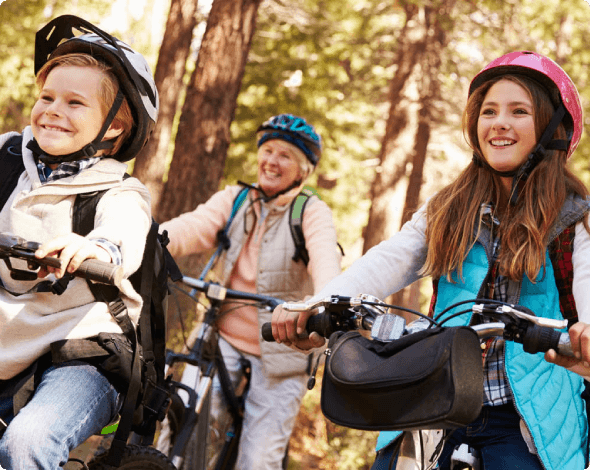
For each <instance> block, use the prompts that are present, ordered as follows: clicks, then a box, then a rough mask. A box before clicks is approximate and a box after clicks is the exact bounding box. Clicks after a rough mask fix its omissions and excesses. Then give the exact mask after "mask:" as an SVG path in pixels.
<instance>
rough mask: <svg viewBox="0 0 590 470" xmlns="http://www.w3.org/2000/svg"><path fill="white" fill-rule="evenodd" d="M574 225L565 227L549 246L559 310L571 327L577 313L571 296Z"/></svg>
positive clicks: (575, 320) (576, 319)
mask: <svg viewBox="0 0 590 470" xmlns="http://www.w3.org/2000/svg"><path fill="white" fill-rule="evenodd" d="M575 235H576V226H575V224H573V225H570V226H569V227H567V228H566V229H565V230H564V231H563V232H561V233H560V234H559V235H558V236H557V238H556V239H555V240H554V241H553V242H552V243H551V244H550V245H549V258H550V259H551V264H552V266H553V272H554V275H555V283H556V285H557V290H558V292H559V308H560V310H561V314H562V315H563V318H565V319H566V320H567V321H568V326H572V325H573V324H574V323H575V322H577V321H578V311H577V309H576V302H575V300H574V294H573V281H574V266H573V264H572V255H573V252H574V237H575Z"/></svg>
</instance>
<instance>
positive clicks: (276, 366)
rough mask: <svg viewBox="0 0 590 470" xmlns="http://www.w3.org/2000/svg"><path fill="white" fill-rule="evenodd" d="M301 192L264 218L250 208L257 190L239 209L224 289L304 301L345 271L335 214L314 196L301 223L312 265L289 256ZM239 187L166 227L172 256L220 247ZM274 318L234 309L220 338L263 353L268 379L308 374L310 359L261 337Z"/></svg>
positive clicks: (225, 261) (224, 266)
mask: <svg viewBox="0 0 590 470" xmlns="http://www.w3.org/2000/svg"><path fill="white" fill-rule="evenodd" d="M300 189H301V188H297V189H295V190H293V191H291V192H290V193H288V194H284V195H282V196H280V197H279V198H277V200H276V201H274V202H271V203H268V204H265V205H264V206H265V211H264V212H265V215H264V216H263V215H262V213H261V210H262V204H261V203H260V202H256V203H254V204H252V201H253V198H254V193H255V192H254V191H250V192H249V194H248V197H249V201H246V202H245V203H244V204H243V205H242V207H241V209H240V210H239V211H238V213H237V214H236V217H235V219H234V221H233V222H232V224H231V227H230V230H229V238H230V240H231V246H230V248H229V250H228V251H227V252H226V253H225V254H224V256H223V258H222V260H221V280H222V283H223V284H224V285H226V286H227V287H230V288H233V289H237V290H242V291H246V292H258V293H260V294H266V295H271V296H273V297H279V298H282V299H285V300H301V299H303V298H304V297H305V296H306V295H311V294H313V293H314V292H317V291H319V290H320V289H321V288H322V287H323V286H324V285H325V284H326V283H327V282H328V281H329V280H331V279H332V278H333V277H335V276H336V275H338V274H339V273H340V258H341V256H340V253H339V251H338V248H337V245H336V230H335V227H334V223H333V220H332V213H331V210H330V208H329V207H328V206H327V205H326V204H325V203H324V202H323V201H320V200H319V199H317V198H316V197H313V198H312V199H310V200H309V201H308V204H307V206H306V208H305V212H304V216H303V222H302V229H303V233H304V237H305V243H306V248H307V250H308V251H309V257H310V262H309V265H308V266H307V267H306V266H305V265H304V264H303V263H302V262H301V261H299V262H295V261H293V260H292V259H291V258H292V256H293V254H294V253H295V245H294V243H293V238H292V236H291V232H290V229H289V207H290V203H291V201H292V200H293V198H294V197H295V196H296V195H297V194H298V193H299V191H300ZM239 190H240V187H239V186H231V187H228V188H226V189H224V190H223V191H220V192H218V193H216V194H215V195H213V196H212V197H211V199H209V201H207V202H206V203H205V204H201V205H200V206H198V207H197V208H196V209H195V210H194V211H192V212H189V213H186V214H182V215H181V216H179V217H177V218H176V219H173V220H171V221H169V222H166V223H164V224H162V225H161V229H166V230H168V233H169V236H170V240H171V242H170V245H169V249H170V251H171V253H172V255H173V256H182V255H187V254H190V253H200V252H202V251H205V250H207V249H209V248H211V247H213V246H215V245H216V234H217V232H218V231H219V230H220V229H222V228H224V227H225V225H226V223H227V219H228V218H229V215H230V213H231V209H232V206H233V201H234V199H235V197H236V195H237V194H238V192H239ZM228 310H229V308H228ZM270 318H271V312H268V311H265V310H258V309H255V308H253V307H245V308H239V309H231V313H229V314H227V315H224V316H222V317H221V319H220V320H219V322H218V325H219V329H220V333H221V335H222V336H223V337H224V338H225V339H226V340H227V341H228V342H229V343H230V344H232V345H233V346H234V347H236V348H237V349H239V350H241V351H244V352H247V353H250V354H254V355H260V356H262V359H263V363H264V365H265V368H266V373H267V374H268V375H272V376H288V375H293V374H297V373H301V372H303V371H304V370H305V368H306V367H307V363H308V358H307V356H305V355H304V354H301V353H298V352H295V351H293V350H291V349H290V348H287V347H285V346H283V345H278V344H274V343H266V342H265V341H263V340H262V339H261V335H260V327H261V325H262V323H264V322H267V321H270Z"/></svg>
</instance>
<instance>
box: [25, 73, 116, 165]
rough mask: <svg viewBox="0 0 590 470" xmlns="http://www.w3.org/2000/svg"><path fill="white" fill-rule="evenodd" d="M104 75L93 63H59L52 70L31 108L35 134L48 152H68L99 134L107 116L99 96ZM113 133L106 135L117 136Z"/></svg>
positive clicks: (32, 125)
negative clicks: (92, 65) (73, 64)
mask: <svg viewBox="0 0 590 470" xmlns="http://www.w3.org/2000/svg"><path fill="white" fill-rule="evenodd" d="M104 79H106V77H105V75H104V74H103V72H101V71H99V70H97V69H94V68H91V67H78V66H59V67H56V68H54V69H53V70H52V71H51V72H49V75H48V76H47V80H46V81H45V84H44V85H43V89H42V90H41V92H40V94H39V98H38V100H37V102H36V103H35V106H34V107H33V110H32V112H31V127H32V130H33V135H34V136H35V139H36V140H37V143H38V144H39V146H40V147H41V148H42V149H43V150H44V151H45V152H47V153H48V154H49V155H67V154H70V153H73V152H75V151H77V150H80V149H81V148H82V147H84V146H85V145H86V144H88V143H90V142H92V141H93V140H94V139H95V138H96V136H97V135H98V132H99V131H100V129H101V127H102V125H103V122H104V120H105V117H106V106H105V105H104V104H103V103H102V102H101V98H100V91H101V88H100V87H101V82H102V80H104ZM116 132H117V131H114V133H115V135H116ZM111 133H113V131H112V129H109V131H107V133H106V134H105V139H109V138H113V137H115V135H112V134H111ZM99 154H100V152H99Z"/></svg>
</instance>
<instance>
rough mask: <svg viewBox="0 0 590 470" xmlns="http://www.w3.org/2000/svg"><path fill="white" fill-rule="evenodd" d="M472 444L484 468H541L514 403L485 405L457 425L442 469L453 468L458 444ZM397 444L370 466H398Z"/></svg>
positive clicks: (383, 469) (379, 469) (441, 461)
mask: <svg viewBox="0 0 590 470" xmlns="http://www.w3.org/2000/svg"><path fill="white" fill-rule="evenodd" d="M463 443H465V444H469V445H470V446H471V447H473V448H475V449H477V450H479V451H480V452H481V459H482V463H483V465H482V468H483V469H484V470H504V469H508V468H509V469H510V470H542V469H543V466H542V465H541V462H540V460H539V458H538V457H537V456H536V455H534V454H531V453H530V452H529V450H528V447H527V444H526V442H525V440H524V438H523V437H522V434H521V432H520V417H519V416H518V413H517V412H516V410H515V408H514V405H513V404H511V403H510V404H507V405H502V406H485V407H484V408H483V410H482V412H481V414H480V415H479V417H478V418H477V419H476V420H475V421H473V422H472V423H471V424H469V425H468V426H466V427H464V428H460V429H456V430H455V431H454V432H453V434H452V435H451V437H450V438H449V440H448V441H447V442H446V444H445V446H444V449H443V452H442V454H441V457H440V459H439V461H438V464H439V468H440V469H441V470H449V469H450V460H451V454H452V453H453V450H454V449H455V447H456V446H458V445H460V444H463ZM393 448H394V446H393V445H389V446H387V447H386V448H384V449H382V450H381V451H380V452H379V454H378V455H377V459H376V460H375V463H374V464H373V466H372V467H371V470H386V469H390V468H391V469H394V468H395V467H396V462H395V460H394V461H393V462H391V460H392V455H391V454H392V450H393Z"/></svg>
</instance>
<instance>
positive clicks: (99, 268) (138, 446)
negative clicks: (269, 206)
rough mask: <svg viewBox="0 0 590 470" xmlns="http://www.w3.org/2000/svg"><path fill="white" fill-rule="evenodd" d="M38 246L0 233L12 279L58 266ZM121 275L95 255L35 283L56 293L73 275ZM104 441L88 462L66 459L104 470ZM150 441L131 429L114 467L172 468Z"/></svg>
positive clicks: (109, 278)
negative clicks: (53, 277)
mask: <svg viewBox="0 0 590 470" xmlns="http://www.w3.org/2000/svg"><path fill="white" fill-rule="evenodd" d="M40 246H41V244H40V243H37V242H33V241H28V240H25V239H24V238H22V237H19V236H17V235H14V234H12V233H0V259H1V260H3V261H4V262H5V264H6V267H7V268H8V269H9V271H10V275H11V277H12V278H13V279H16V280H25V281H33V280H36V279H37V270H38V269H39V268H40V267H42V266H50V267H54V268H60V267H61V260H60V259H59V258H55V257H51V256H46V257H45V258H41V259H39V258H36V257H35V251H36V250H37V249H38V248H39V247H40ZM25 266H26V268H25ZM122 276H123V270H122V268H121V266H116V265H113V264H111V263H106V262H104V261H100V260H96V259H87V260H85V261H83V262H82V263H81V265H80V267H79V268H78V270H77V271H75V272H73V273H68V274H66V275H65V276H63V277H62V278H61V280H57V281H41V282H40V283H39V284H38V285H37V286H41V287H38V288H39V289H40V290H39V291H42V292H53V293H55V294H59V293H61V292H63V291H64V290H65V289H66V288H67V284H68V282H69V280H71V279H72V278H73V277H81V278H84V279H88V280H91V281H94V282H99V283H102V284H109V285H116V284H118V283H119V282H120V281H121V278H122ZM154 419H155V416H154ZM142 424H143V423H142ZM117 425H118V422H117V421H115V422H113V423H110V424H109V425H107V426H106V427H105V428H103V429H102V431H101V433H100V434H101V435H102V436H108V435H109V434H112V433H114V432H115V431H116V429H117ZM7 427H8V424H7V423H5V422H4V421H3V420H2V419H0V438H1V437H2V434H3V433H4V430H5V429H6V428H7ZM148 428H149V426H148ZM104 444H105V443H104V442H103V443H101V446H100V447H99V452H98V453H96V454H95V455H93V456H92V458H91V461H90V462H89V463H88V465H87V464H86V463H85V461H84V460H85V459H84V460H83V459H78V458H70V459H69V460H68V463H72V464H74V465H75V464H78V465H80V466H81V467H82V468H85V469H88V470H103V469H105V470H106V469H111V468H113V467H112V466H110V465H109V464H108V463H107V461H106V456H107V453H108V450H109V446H110V442H109V443H108V445H106V446H105V445H104ZM151 444H152V443H151V442H149V439H148V441H146V437H145V436H143V435H142V434H140V433H136V432H132V433H131V436H130V438H129V440H128V443H127V446H126V447H125V449H124V450H123V458H122V460H121V463H120V465H119V466H117V468H118V469H120V470H124V469H127V470H132V469H143V470H145V469H152V470H175V468H174V467H173V466H172V463H171V462H170V461H169V460H168V459H167V458H166V456H165V455H163V454H162V453H160V452H159V451H157V450H156V449H154V448H153V447H151ZM83 445H84V443H83V444H81V445H80V446H79V447H83ZM74 450H76V449H74ZM74 450H73V451H74ZM101 451H102V452H101ZM87 458H88V457H87Z"/></svg>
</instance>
